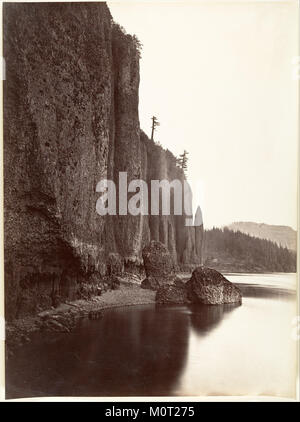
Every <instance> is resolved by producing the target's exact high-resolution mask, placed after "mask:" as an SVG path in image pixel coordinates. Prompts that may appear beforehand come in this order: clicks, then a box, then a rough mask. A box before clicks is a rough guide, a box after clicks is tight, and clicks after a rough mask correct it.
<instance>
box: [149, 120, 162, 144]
mask: <svg viewBox="0 0 300 422" xmlns="http://www.w3.org/2000/svg"><path fill="white" fill-rule="evenodd" d="M151 120H152V132H151V141H154V131H155V130H156V127H157V126H160V123H159V121H158V120H157V117H155V116H153V117H152V118H151Z"/></svg>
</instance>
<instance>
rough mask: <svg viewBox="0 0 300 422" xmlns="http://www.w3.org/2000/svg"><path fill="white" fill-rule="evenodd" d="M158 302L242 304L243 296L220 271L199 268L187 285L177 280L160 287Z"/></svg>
mask: <svg viewBox="0 0 300 422" xmlns="http://www.w3.org/2000/svg"><path fill="white" fill-rule="evenodd" d="M156 302H157V303H161V304H163V303H166V304H167V303H174V304H175V303H181V304H184V303H185V304H188V303H200V304H204V305H219V304H226V303H241V302H242V294H241V292H240V290H239V289H238V288H237V287H236V286H235V285H234V284H233V283H231V282H230V281H228V280H227V279H226V278H225V277H224V276H223V275H222V274H221V273H219V272H218V271H216V270H212V269H211V268H207V267H198V268H196V269H195V270H194V271H193V273H192V277H191V278H190V280H188V281H187V282H186V283H184V282H182V281H181V280H179V279H176V281H175V282H174V283H173V284H172V285H162V286H160V287H159V289H158V291H157V293H156Z"/></svg>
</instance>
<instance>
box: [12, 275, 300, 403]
mask: <svg viewBox="0 0 300 422" xmlns="http://www.w3.org/2000/svg"><path fill="white" fill-rule="evenodd" d="M249 277H250V276H249V275H248V276H247V283H245V282H244V281H243V280H241V276H233V275H231V276H230V279H231V281H235V282H238V283H239V287H240V288H241V289H242V291H243V304H242V305H241V306H239V305H238V306H237V305H219V306H209V305H207V306H205V305H202V306H200V305H193V306H188V307H186V306H154V305H145V306H137V307H129V308H118V309H113V310H109V311H106V312H105V314H104V317H103V318H102V319H101V320H94V321H90V320H84V321H82V323H81V324H80V326H79V327H78V328H77V329H76V330H75V331H74V332H73V333H70V334H65V333H62V334H61V333H56V334H55V333H47V334H46V335H45V333H43V334H42V335H41V334H38V335H36V337H35V338H34V339H33V341H32V342H31V343H30V344H27V345H25V346H24V347H23V348H22V349H21V350H20V351H19V352H18V353H17V354H16V355H15V357H14V358H12V359H11V360H10V361H9V362H8V364H7V367H6V383H7V397H8V398H14V397H28V396H62V395H64V396H143V395H154V396H159V395H240V394H247V395H251V394H252V395H256V394H264V395H275V394H277V395H279V396H289V397H290V396H292V395H293V393H294V385H293V381H294V363H295V352H296V343H294V342H293V341H292V340H291V336H290V329H291V319H292V317H293V316H294V315H295V312H296V308H295V294H294V293H293V292H291V291H290V290H287V289H285V288H284V287H286V286H285V285H284V284H282V285H281V287H280V286H277V288H272V287H268V286H264V285H262V283H261V284H259V283H258V282H257V278H258V277H259V276H258V275H253V276H252V277H253V281H254V282H253V284H252V285H251V283H249ZM278 277H283V278H284V276H283V275H280V276H278ZM277 281H278V280H277ZM46 336H47V338H45V337H46Z"/></svg>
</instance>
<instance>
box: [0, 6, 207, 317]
mask: <svg viewBox="0 0 300 422" xmlns="http://www.w3.org/2000/svg"><path fill="white" fill-rule="evenodd" d="M3 14H4V58H5V62H6V80H5V81H4V200H5V214H4V218H5V222H4V224H5V298H6V318H7V319H14V318H18V317H22V316H24V315H29V314H34V313H36V312H38V311H39V310H42V309H47V308H49V307H51V306H53V305H55V303H56V302H57V301H64V300H66V299H74V298H76V297H77V296H76V295H77V292H78V290H79V289H80V286H82V284H83V283H84V284H86V283H87V284H89V283H97V282H99V280H101V278H102V277H105V276H106V275H107V273H108V272H109V268H110V262H111V258H112V257H116V256H118V257H121V260H122V262H123V266H124V268H125V271H132V272H134V271H139V270H140V269H141V268H142V264H143V262H142V254H141V251H142V249H143V247H144V246H145V245H147V244H148V243H149V241H150V240H159V241H161V242H162V243H164V244H165V245H166V246H167V247H168V249H169V251H170V252H171V255H172V257H173V259H174V264H175V265H177V266H178V267H180V266H187V265H193V264H196V265H199V263H201V250H202V236H203V235H202V233H203V227H202V226H201V225H200V226H197V227H186V226H185V224H184V222H185V216H184V215H183V216H175V215H170V216H162V215H158V216H150V215H144V216H142V215H136V216H132V215H125V216H123V215H122V216H118V215H116V216H109V215H106V216H100V215H99V214H98V213H97V212H96V202H97V199H98V198H99V193H97V192H96V186H97V183H98V182H99V180H101V179H103V178H106V179H111V180H114V181H115V182H116V185H118V175H119V172H127V175H128V183H129V182H130V181H131V180H133V179H143V180H145V181H146V182H148V183H149V182H150V181H151V180H153V179H158V180H161V179H168V180H173V179H179V180H181V181H183V180H184V174H183V171H182V170H181V169H180V168H179V167H178V166H176V159H175V157H174V156H173V155H172V153H171V152H169V151H168V150H164V149H163V148H162V147H161V146H159V145H156V144H155V143H154V142H153V141H151V140H149V139H148V138H147V136H146V135H145V134H144V133H143V132H142V131H141V129H140V124H139V115H138V102H139V94H138V90H139V77H140V75H139V58H140V52H139V43H138V41H137V39H136V38H135V37H134V36H131V35H128V34H126V33H125V32H124V31H123V30H122V29H121V28H120V27H119V26H118V25H116V24H115V23H114V22H113V20H112V16H111V14H110V11H109V9H108V7H107V6H106V4H105V3H100V2H99V3H88V4H87V3H86V4H84V3H78V4H76V7H74V6H73V7H71V4H68V3H61V4H58V3H52V4H51V3H45V4H43V5H41V4H40V5H38V7H37V5H35V4H34V3H31V4H26V3H24V4H14V3H11V4H4V6H3ZM150 117H151V116H149V118H150ZM55 301H56V302H55ZM54 302H55V303H54Z"/></svg>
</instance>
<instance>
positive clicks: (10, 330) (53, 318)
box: [6, 279, 156, 359]
mask: <svg viewBox="0 0 300 422" xmlns="http://www.w3.org/2000/svg"><path fill="white" fill-rule="evenodd" d="M155 294H156V292H155V291H153V290H146V289H141V288H140V285H139V284H138V283H137V282H135V281H133V282H129V281H128V280H122V279H121V282H120V287H119V288H118V289H117V290H110V291H107V292H105V293H103V294H102V295H101V296H94V297H92V298H91V299H89V300H83V299H80V300H76V301H73V302H65V303H62V304H60V305H59V306H58V307H56V308H51V309H49V310H46V311H43V312H40V313H39V314H37V315H34V316H28V317H24V318H19V319H16V320H14V321H12V322H11V323H7V324H6V359H8V358H10V357H12V356H13V355H14V351H15V350H16V348H19V347H21V346H22V345H23V344H25V343H27V342H30V341H31V336H32V334H33V333H36V332H38V331H43V332H47V331H52V332H65V333H70V332H71V331H72V330H73V329H74V328H75V327H76V325H77V323H78V321H79V320H80V319H82V318H90V319H96V318H101V316H102V313H103V312H104V311H105V310H107V309H110V308H114V307H120V306H133V305H146V304H154V303H155Z"/></svg>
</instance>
